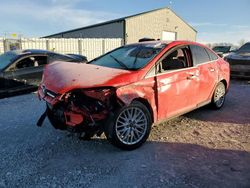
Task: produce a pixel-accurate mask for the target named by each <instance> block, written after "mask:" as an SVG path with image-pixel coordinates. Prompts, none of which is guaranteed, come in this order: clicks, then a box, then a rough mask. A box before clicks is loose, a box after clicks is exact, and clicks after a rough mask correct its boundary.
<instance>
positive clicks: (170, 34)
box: [162, 31, 176, 40]
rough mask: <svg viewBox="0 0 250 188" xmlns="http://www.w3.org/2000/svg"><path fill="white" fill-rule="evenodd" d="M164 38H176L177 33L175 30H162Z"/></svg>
mask: <svg viewBox="0 0 250 188" xmlns="http://www.w3.org/2000/svg"><path fill="white" fill-rule="evenodd" d="M162 40H176V33H175V32H168V31H163V32H162Z"/></svg>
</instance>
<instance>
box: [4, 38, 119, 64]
mask: <svg viewBox="0 0 250 188" xmlns="http://www.w3.org/2000/svg"><path fill="white" fill-rule="evenodd" d="M4 40H8V39H1V38H0V53H4ZM20 43H21V49H42V50H50V51H54V52H58V53H62V54H69V53H73V54H81V55H84V56H86V57H87V58H88V60H91V59H94V58H96V57H98V56H100V55H102V54H104V53H106V52H108V51H110V50H113V49H114V48H117V47H120V46H121V45H122V44H123V40H122V39H120V38H118V39H117V38H115V39H99V38H98V39H94V38H89V39H75V38H73V39H58V38H49V39H44V38H42V39H39V38H31V39H21V40H20Z"/></svg>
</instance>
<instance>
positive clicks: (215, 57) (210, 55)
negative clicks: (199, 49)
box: [206, 49, 218, 61]
mask: <svg viewBox="0 0 250 188" xmlns="http://www.w3.org/2000/svg"><path fill="white" fill-rule="evenodd" d="M206 51H207V53H208V55H209V58H210V60H211V61H215V60H217V59H218V56H217V55H215V54H214V53H213V52H211V51H210V50H208V49H206Z"/></svg>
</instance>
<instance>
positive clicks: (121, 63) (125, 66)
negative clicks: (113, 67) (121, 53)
mask: <svg viewBox="0 0 250 188" xmlns="http://www.w3.org/2000/svg"><path fill="white" fill-rule="evenodd" d="M109 56H110V57H112V58H113V59H114V60H115V61H116V62H117V63H118V64H119V65H121V66H122V67H124V68H126V69H127V70H129V68H128V67H127V65H125V64H124V63H123V62H121V61H119V60H118V59H117V58H115V57H114V56H112V55H109Z"/></svg>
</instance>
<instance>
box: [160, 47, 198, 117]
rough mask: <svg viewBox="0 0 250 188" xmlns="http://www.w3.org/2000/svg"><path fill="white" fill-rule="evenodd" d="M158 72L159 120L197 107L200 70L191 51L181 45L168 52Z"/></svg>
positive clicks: (161, 61)
mask: <svg viewBox="0 0 250 188" xmlns="http://www.w3.org/2000/svg"><path fill="white" fill-rule="evenodd" d="M159 69H160V70H159V71H158V73H157V76H156V79H157V89H158V90H157V102H158V120H161V119H165V118H170V117H173V116H176V115H179V114H181V113H184V112H186V111H188V110H190V109H192V108H195V107H196V100H195V99H196V95H197V91H198V83H199V70H198V68H197V67H194V66H193V65H192V61H191V52H190V49H189V48H188V47H187V46H181V47H177V48H174V49H172V50H171V51H169V52H167V54H166V55H165V57H163V58H162V59H161V60H160V68H159Z"/></svg>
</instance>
